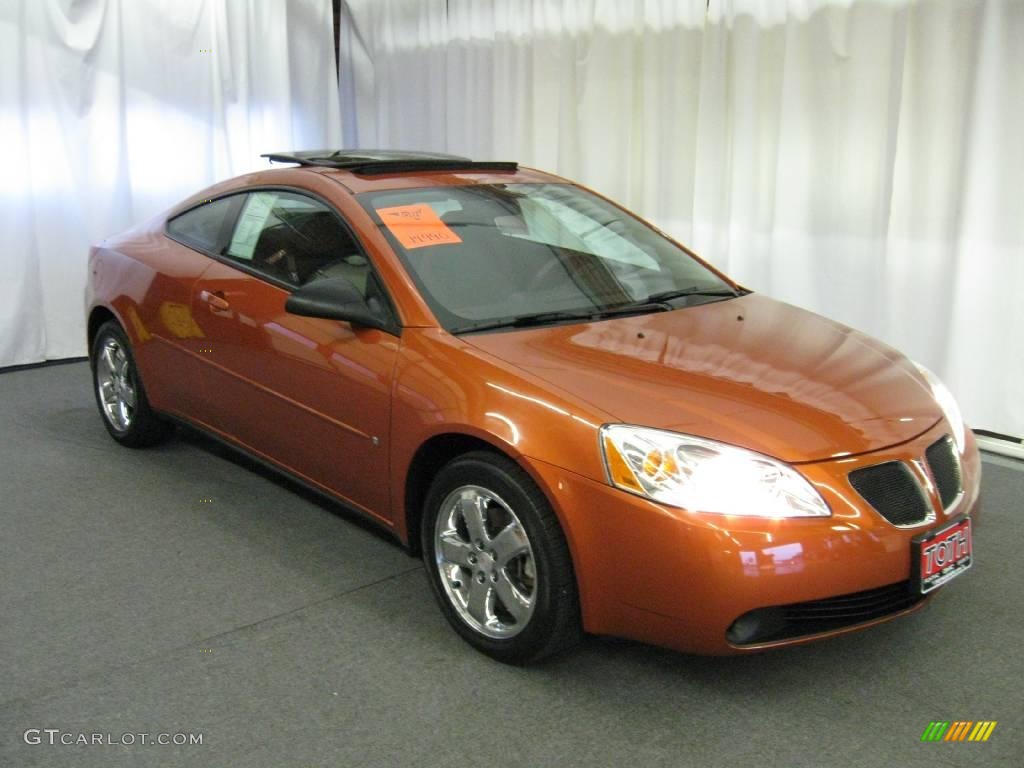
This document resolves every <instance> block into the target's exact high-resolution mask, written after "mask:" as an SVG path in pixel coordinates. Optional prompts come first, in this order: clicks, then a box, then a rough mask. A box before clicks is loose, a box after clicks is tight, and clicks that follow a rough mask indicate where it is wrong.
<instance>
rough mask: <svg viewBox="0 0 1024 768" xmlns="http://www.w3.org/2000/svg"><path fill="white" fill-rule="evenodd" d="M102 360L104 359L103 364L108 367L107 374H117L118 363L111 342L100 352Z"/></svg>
mask: <svg viewBox="0 0 1024 768" xmlns="http://www.w3.org/2000/svg"><path fill="white" fill-rule="evenodd" d="M100 360H102V361H103V365H104V366H105V367H106V369H107V375H109V376H116V375H117V365H116V364H115V363H114V349H113V347H112V346H111V345H110V344H107V345H106V346H105V347H103V352H101V353H100Z"/></svg>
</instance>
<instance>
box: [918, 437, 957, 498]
mask: <svg viewBox="0 0 1024 768" xmlns="http://www.w3.org/2000/svg"><path fill="white" fill-rule="evenodd" d="M924 457H925V459H926V460H927V462H928V469H930V470H931V473H932V478H933V479H934V480H935V487H936V488H937V489H938V491H939V498H941V499H942V506H943V507H944V508H948V507H949V505H950V504H952V503H953V502H954V501H956V497H957V496H959V495H960V492H961V491H963V489H964V485H963V477H962V476H961V474H960V459H959V457H958V456H957V452H956V446H955V445H953V440H952V439H951V438H950V437H949V436H946V437H944V438H942V439H941V440H937V441H935V442H934V443H932V444H931V445H930V446H928V450H927V451H925V452H924Z"/></svg>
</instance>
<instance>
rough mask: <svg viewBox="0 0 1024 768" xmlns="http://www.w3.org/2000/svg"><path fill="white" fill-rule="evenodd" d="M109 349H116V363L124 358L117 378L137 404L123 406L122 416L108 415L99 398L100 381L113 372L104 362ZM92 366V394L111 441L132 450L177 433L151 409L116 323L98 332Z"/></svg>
mask: <svg viewBox="0 0 1024 768" xmlns="http://www.w3.org/2000/svg"><path fill="white" fill-rule="evenodd" d="M108 345H113V346H111V347H109V349H114V348H116V349H117V350H118V356H117V360H119V361H120V360H121V359H122V355H123V361H124V363H123V367H121V368H120V370H121V371H123V375H122V376H119V377H114V378H117V379H119V381H120V382H124V383H125V384H126V385H127V386H126V387H124V389H123V390H122V391H126V392H130V393H132V394H134V397H133V398H129V399H131V400H133V401H134V404H133V405H132V406H130V407H128V406H124V410H123V411H118V413H119V414H120V415H118V416H115V415H111V413H109V412H108V409H107V407H106V406H105V405H104V400H103V396H102V395H101V394H100V388H101V377H104V376H106V375H107V372H109V371H110V366H109V365H108V364H107V361H106V359H105V358H104V355H105V354H106V352H107V350H108ZM89 363H90V366H91V368H92V391H93V395H94V396H95V398H96V406H97V408H99V411H100V418H101V419H103V426H105V427H106V428H107V432H109V433H110V436H111V437H112V438H114V439H115V440H116V441H117V442H119V443H120V444H121V445H125V446H128V447H129V448H146V447H148V446H151V445H156V444H157V443H160V442H162V441H164V440H166V439H167V438H168V437H169V436H170V434H171V433H172V432H173V431H174V425H172V424H170V423H168V422H166V421H164V420H162V419H161V418H160V417H159V416H158V415H157V414H156V413H155V412H154V411H153V409H152V408H151V407H150V405H149V400H148V398H147V397H146V390H145V388H144V387H143V386H142V379H141V377H140V376H139V370H138V367H137V366H136V364H135V356H134V355H133V354H132V348H131V343H130V342H129V340H128V335H127V334H126V333H125V332H124V329H123V328H121V326H120V325H119V324H118V323H117V322H116V321H114V320H108V321H107V322H105V323H104V324H103V325H101V326H100V327H99V329H98V330H97V331H96V335H95V336H94V337H93V342H92V354H91V356H90V359H89ZM118 386H120V384H119V385H118ZM108 388H109V385H108ZM121 402H125V400H124V399H122V400H121ZM111 407H114V406H111Z"/></svg>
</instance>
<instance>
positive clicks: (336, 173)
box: [262, 149, 565, 194]
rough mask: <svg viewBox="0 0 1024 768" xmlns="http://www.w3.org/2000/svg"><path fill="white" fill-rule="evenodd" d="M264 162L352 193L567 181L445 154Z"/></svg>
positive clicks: (274, 156) (342, 153) (330, 153)
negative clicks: (316, 177) (301, 172)
mask: <svg viewBox="0 0 1024 768" xmlns="http://www.w3.org/2000/svg"><path fill="white" fill-rule="evenodd" d="M262 157H266V158H267V159H269V160H270V161H271V162H280V163H294V164H297V165H298V166H299V168H290V169H289V170H292V171H294V170H308V171H312V172H315V173H318V174H322V175H324V176H328V177H330V178H332V179H333V180H334V181H336V182H338V183H340V184H341V185H343V186H344V187H346V188H347V189H348V190H349V191H350V192H351V193H352V194H359V193H361V192H370V191H376V190H387V189H402V188H415V187H433V186H452V185H471V184H493V183H502V182H506V183H508V182H515V183H528V182H564V181H565V180H564V179H561V178H559V177H558V176H555V175H553V174H549V173H544V172H542V171H537V170H534V169H532V168H523V167H520V166H519V164H518V163H516V162H512V161H478V160H471V159H470V158H468V157H462V156H460V155H450V154H446V153H442V152H417V151H409V150H393V149H353V150H331V149H315V150H303V151H299V152H271V153H267V154H265V155H262ZM282 170H283V169H282ZM263 173H266V171H264V172H263Z"/></svg>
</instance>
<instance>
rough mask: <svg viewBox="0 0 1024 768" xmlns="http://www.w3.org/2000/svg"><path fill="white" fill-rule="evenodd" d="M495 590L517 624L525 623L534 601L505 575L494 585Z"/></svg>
mask: <svg viewBox="0 0 1024 768" xmlns="http://www.w3.org/2000/svg"><path fill="white" fill-rule="evenodd" d="M494 590H495V592H497V593H498V599H499V600H501V604H502V605H504V606H505V610H507V611H508V612H509V613H511V614H512V616H513V618H515V620H516V621H517V622H523V621H525V620H526V619H527V618H529V616H530V606H531V605H532V601H531V600H530V598H528V597H527V596H526V595H524V594H523V593H522V592H520V591H519V590H518V589H516V586H515V585H514V584H513V583H512V582H511V581H509V579H508V576H506V575H505V574H504V573H502V574H501V576H500V577H499V578H498V580H497V581H496V582H495V583H494Z"/></svg>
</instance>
